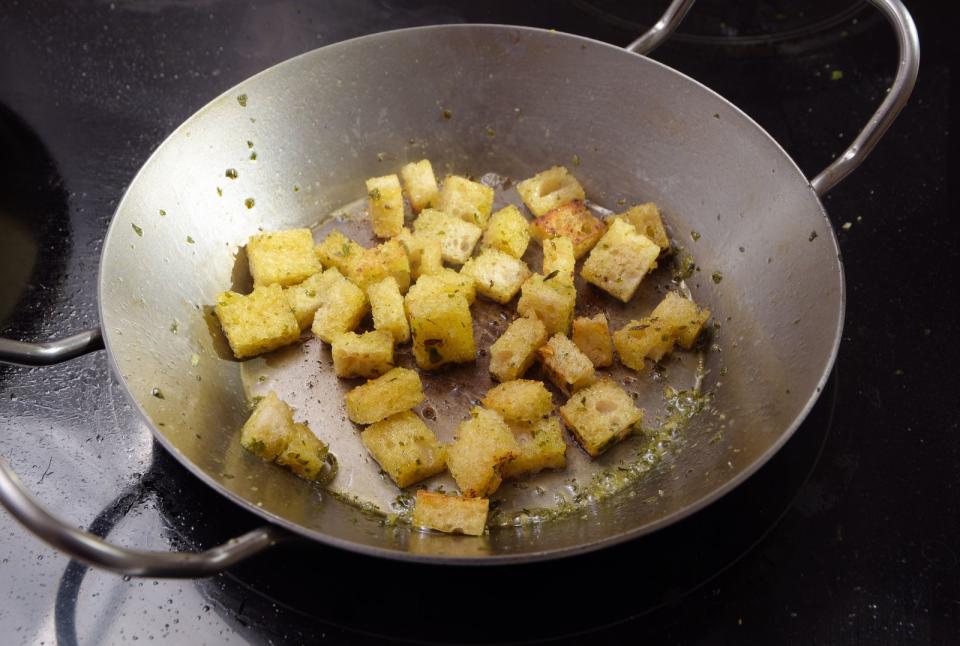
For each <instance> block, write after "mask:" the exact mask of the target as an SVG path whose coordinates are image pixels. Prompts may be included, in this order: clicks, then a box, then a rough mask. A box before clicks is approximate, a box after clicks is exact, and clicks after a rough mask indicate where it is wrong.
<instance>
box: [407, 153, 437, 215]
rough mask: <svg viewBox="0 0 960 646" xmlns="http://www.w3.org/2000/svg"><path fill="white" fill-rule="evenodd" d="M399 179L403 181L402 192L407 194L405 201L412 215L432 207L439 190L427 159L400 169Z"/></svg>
mask: <svg viewBox="0 0 960 646" xmlns="http://www.w3.org/2000/svg"><path fill="white" fill-rule="evenodd" d="M400 179H402V180H403V190H404V192H405V193H406V194H407V199H408V200H410V206H411V207H412V208H413V211H414V213H419V212H420V211H421V210H422V209H425V208H427V207H428V206H433V202H434V201H435V200H436V199H437V194H438V193H439V192H440V189H439V187H438V186H437V178H436V176H435V175H434V174H433V166H432V165H431V164H430V160H429V159H421V160H420V161H418V162H410V163H409V164H406V165H405V166H404V167H403V168H401V169H400Z"/></svg>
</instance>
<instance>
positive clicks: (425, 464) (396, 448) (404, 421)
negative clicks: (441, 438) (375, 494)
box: [360, 411, 446, 488]
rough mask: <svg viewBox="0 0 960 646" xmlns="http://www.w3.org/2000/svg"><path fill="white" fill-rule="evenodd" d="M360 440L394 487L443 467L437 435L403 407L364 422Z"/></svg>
mask: <svg viewBox="0 0 960 646" xmlns="http://www.w3.org/2000/svg"><path fill="white" fill-rule="evenodd" d="M360 440H361V441H362V442H363V445H364V446H365V447H367V450H368V451H370V455H372V456H373V459H374V460H376V461H377V464H379V465H380V467H381V468H382V469H383V470H384V471H386V473H387V475H388V476H390V478H391V479H392V480H393V481H394V482H395V483H396V484H397V486H398V487H401V488H402V487H409V486H410V485H412V484H413V483H415V482H420V481H421V480H423V479H424V478H429V477H430V476H432V475H435V474H437V473H440V472H441V471H443V470H444V469H445V468H446V459H445V454H444V450H443V447H442V446H440V444H439V443H438V442H437V436H436V435H434V433H433V431H431V430H430V428H429V427H427V425H426V424H424V423H423V420H422V419H420V418H419V417H418V416H417V414H416V413H414V412H412V411H404V412H402V413H397V414H396V415H391V416H390V417H388V418H386V419H384V420H380V421H379V422H377V423H376V424H371V425H370V426H368V427H367V428H366V429H365V430H364V431H363V432H362V433H361V434H360Z"/></svg>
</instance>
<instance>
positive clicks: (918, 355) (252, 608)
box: [0, 0, 960, 644]
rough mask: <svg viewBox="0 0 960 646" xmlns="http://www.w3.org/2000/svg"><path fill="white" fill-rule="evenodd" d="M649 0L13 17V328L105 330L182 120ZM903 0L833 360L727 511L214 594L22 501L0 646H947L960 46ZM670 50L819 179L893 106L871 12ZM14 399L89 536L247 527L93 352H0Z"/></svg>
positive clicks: (1, 58) (172, 538)
mask: <svg viewBox="0 0 960 646" xmlns="http://www.w3.org/2000/svg"><path fill="white" fill-rule="evenodd" d="M660 4H661V3H618V2H609V1H605V0H569V1H565V2H556V3H551V4H550V5H546V4H540V3H535V4H534V3H505V2H491V3H483V4H481V3H470V2H448V3H429V2H413V1H405V0H393V1H388V0H382V1H377V2H374V1H369V2H346V1H345V0H339V1H338V0H335V1H332V2H327V3H322V4H320V3H317V5H316V6H313V5H309V6H308V5H303V4H300V3H295V2H244V3H237V2H229V1H227V0H205V1H204V2H183V1H180V0H130V1H128V2H115V3H108V2H97V1H89V2H83V3H71V4H68V5H65V4H62V3H57V2H52V1H49V2H30V3H28V2H10V3H7V4H6V5H5V7H4V11H2V12H0V144H2V146H0V151H2V153H0V224H2V227H3V229H2V230H3V233H4V235H3V236H2V237H0V247H2V253H0V267H2V270H3V271H2V275H3V276H4V280H3V281H0V323H2V329H0V334H2V335H3V336H8V337H14V338H24V339H46V338H51V337H55V336H58V335H63V334H65V333H69V332H72V331H77V330H80V329H83V328H86V327H91V326H93V325H95V324H96V322H97V314H96V271H97V262H98V258H99V250H100V243H101V241H102V237H103V234H104V232H105V231H106V227H107V225H108V223H109V219H110V217H111V215H112V211H113V209H114V208H115V206H116V203H117V201H118V200H119V198H120V196H121V195H122V193H123V190H124V188H125V186H126V185H127V183H128V182H129V181H130V180H131V178H132V177H133V175H134V174H135V173H136V170H137V169H138V168H139V166H140V165H141V164H142V163H143V162H144V161H145V160H146V158H147V156H148V155H149V154H150V152H151V151H152V150H153V148H155V147H156V146H157V145H158V144H159V143H160V142H161V141H162V140H163V138H164V137H165V136H166V134H167V133H169V132H170V131H171V130H172V129H173V128H174V127H176V125H177V124H179V123H180V122H181V121H182V120H184V119H185V118H186V117H188V116H189V115H190V114H191V113H192V112H194V111H195V110H196V109H197V108H199V107H200V106H202V105H203V104H204V103H205V102H206V101H207V100H209V99H210V98H211V97H213V96H216V95H217V94H219V93H220V92H222V91H223V90H225V89H227V88H229V87H230V86H232V85H234V84H235V83H237V82H239V81H241V80H243V79H244V78H246V77H248V76H250V75H252V74H253V73H255V72H258V71H260V70H262V69H264V68H266V67H268V66H270V65H272V64H274V63H277V62H279V61H281V60H284V59H286V58H289V57H291V56H293V55H296V54H298V53H301V52H303V51H307V50H309V49H313V48H315V47H319V46H322V45H325V44H328V43H331V42H335V41H338V40H343V39H346V38H350V37H353V36H358V35H362V34H366V33H372V32H376V31H381V30H386V29H394V28H401V27H406V26H413V25H421V24H434V23H440V22H506V23H516V24H526V25H534V26H541V27H551V28H556V29H559V30H564V31H571V32H574V33H579V34H582V35H586V36H590V37H594V38H598V39H601V40H605V41H607V42H611V43H615V44H621V45H622V44H625V43H627V42H629V41H630V40H632V39H633V38H634V37H635V36H636V35H637V34H638V33H639V32H640V31H642V30H643V28H644V26H646V25H648V24H650V22H651V21H652V20H654V19H655V18H656V16H657V13H658V11H660V10H661V9H662V7H661V6H660ZM664 4H665V3H664ZM909 6H910V8H911V9H912V10H913V11H914V12H915V17H916V18H917V22H918V26H919V29H920V34H921V44H922V50H923V62H922V64H921V75H920V81H919V84H918V86H917V90H916V92H915V94H914V97H913V99H912V100H911V103H910V105H909V106H908V107H907V109H906V110H905V111H904V113H903V114H902V116H901V117H900V119H899V121H897V123H896V124H895V125H894V127H893V129H892V130H891V131H890V133H889V134H888V135H887V137H886V138H885V139H884V140H883V141H882V142H881V144H880V146H879V147H878V148H877V150H876V151H875V152H874V154H873V155H872V156H871V158H870V159H869V160H868V161H867V162H866V163H865V164H864V166H863V167H862V168H860V169H859V170H857V171H856V172H855V173H854V174H853V175H852V176H851V177H850V178H848V179H847V180H845V181H844V182H843V183H842V184H841V185H840V186H839V187H838V188H836V189H835V190H834V191H833V192H831V193H830V194H829V195H828V196H827V198H826V200H825V204H826V207H827V209H828V211H829V213H830V217H831V219H832V221H833V223H834V225H835V227H836V228H837V230H838V234H839V239H840V245H841V249H842V252H843V255H844V261H845V269H846V273H847V281H848V282H847V285H848V292H849V295H848V312H847V323H846V328H845V333H844V342H843V345H842V346H841V350H840V356H839V358H838V361H837V367H836V369H835V371H834V374H833V376H832V377H831V380H830V382H829V384H828V388H827V389H825V392H824V395H823V396H822V397H821V399H820V401H819V402H818V403H817V405H816V407H815V408H814V411H813V412H812V413H811V415H810V417H809V418H808V420H807V421H806V422H805V423H804V425H803V426H802V427H801V428H800V429H799V430H798V432H797V433H796V435H795V436H794V437H793V438H792V439H791V440H790V442H789V443H788V444H787V445H786V446H785V447H784V449H783V450H782V451H781V452H780V453H779V454H778V455H777V456H776V457H775V458H774V459H773V460H772V461H771V462H770V463H769V464H767V465H766V466H765V467H764V468H763V469H761V471H760V472H758V473H757V474H756V475H755V476H754V477H752V478H751V479H750V480H749V481H748V482H747V483H745V484H744V485H743V486H741V487H740V488H738V489H737V490H735V491H734V492H733V493H732V494H730V495H729V496H727V497H726V498H724V499H723V500H721V501H720V502H719V503H717V504H715V505H713V506H711V507H709V508H708V509H706V510H704V511H702V512H700V513H698V514H696V515H694V516H693V517H691V518H689V519H687V520H685V521H683V522H681V523H679V524H677V525H676V526H673V527H671V528H668V529H667V530H665V531H662V532H658V533H657V534H654V535H652V536H650V537H647V538H644V539H642V540H638V541H635V542H633V543H629V544H627V545H622V546H619V547H616V548H613V549H610V550H604V551H602V552H599V553H596V554H592V555H587V556H583V557H578V558H576V559H571V560H566V561H562V562H558V563H546V564H536V565H531V566H524V567H516V566H515V567H513V568H511V569H509V570H508V569H502V568H494V569H483V570H477V569H464V570H461V569H453V568H433V567H422V566H412V565H409V564H400V563H387V562H383V561H376V560H372V559H369V558H366V557H360V556H357V555H353V554H346V553H343V552H340V551H337V550H334V549H330V548H323V547H319V546H314V545H305V544H292V545H289V546H286V547H283V548H281V549H280V550H278V551H276V552H272V553H270V554H267V555H264V556H262V557H259V558H257V559H256V560H254V561H251V562H249V563H247V564H244V565H242V566H240V567H238V568H236V569H234V570H232V571H231V572H230V573H228V574H224V575H220V576H216V577H213V578H211V579H208V580H204V581H199V582H196V581H171V580H138V579H127V578H122V577H118V576H115V575H111V574H107V573H103V572H99V571H94V570H89V569H88V568H86V567H84V566H82V565H79V564H77V563H75V562H70V561H68V560H67V559H66V558H64V557H62V556H59V555H58V554H57V553H56V552H54V551H52V550H51V549H49V548H47V547H46V546H44V545H42V544H40V543H39V542H38V541H36V540H35V539H34V538H32V537H31V536H30V535H29V534H27V532H26V531H25V530H23V529H22V528H21V527H20V526H18V525H17V524H16V523H15V522H14V521H13V520H12V519H10V517H9V516H7V515H6V514H4V515H3V516H2V518H3V519H4V520H3V529H4V531H3V532H2V533H0V580H2V581H3V585H2V586H0V600H2V601H0V635H2V641H3V643H5V644H7V643H9V644H17V643H23V644H38V643H63V644H70V643H127V642H130V641H140V640H144V641H151V640H153V641H159V642H175V643H191V644H193V643H222V642H254V643H282V644H286V643H304V642H312V641H328V642H330V643H377V642H379V641H382V640H383V639H384V638H386V637H392V638H396V639H404V640H413V641H438V642H444V641H459V642H493V641H521V640H525V639H538V638H540V639H542V638H559V639H565V640H567V641H569V642H570V643H582V642H583V641H585V640H586V639H587V637H585V633H590V637H589V640H590V642H591V643H634V642H635V641H638V640H640V639H643V640H644V641H647V642H651V643H660V642H664V643H684V644H688V643H689V644H714V643H829V644H836V643H944V644H946V643H955V641H956V639H957V638H958V636H960V576H958V575H960V566H958V557H957V554H958V549H960V544H958V542H960V541H958V538H960V515H958V511H960V510H958V506H960V505H958V502H957V500H958V496H957V489H958V486H960V472H958V470H957V469H956V467H955V465H956V463H957V461H958V458H960V449H958V444H960V443H958V441H957V439H956V438H957V424H958V419H960V416H958V407H957V397H956V394H955V392H954V391H955V388H954V384H955V383H956V379H955V378H953V377H952V376H951V373H950V367H951V366H953V365H955V364H956V362H957V360H958V358H960V357H958V356H957V355H958V352H957V348H956V344H955V341H954V336H955V335H954V334H952V332H953V331H954V330H955V326H956V324H955V323H954V319H953V317H951V316H950V315H951V314H952V313H953V311H954V310H955V309H956V306H955V303H956V300H957V293H956V287H955V283H954V282H953V281H952V280H951V273H950V272H951V269H950V268H951V267H954V266H955V265H956V261H957V255H958V253H957V250H956V244H955V241H956V234H955V230H954V225H953V223H952V218H951V217H950V208H949V207H950V204H951V200H950V198H951V194H950V190H951V189H950V186H951V180H952V179H955V178H956V174H957V167H956V164H955V163H952V162H953V159H955V157H954V156H953V155H952V153H953V148H954V146H953V145H952V140H951V139H952V135H953V130H954V121H955V118H954V115H953V114H951V113H950V111H949V107H950V106H949V100H950V98H952V95H955V90H954V89H953V86H952V85H951V72H952V64H953V61H955V60H958V59H957V56H956V54H957V51H956V49H957V48H956V45H955V39H954V38H953V37H952V34H951V33H950V29H949V27H950V24H949V21H945V20H943V19H942V17H941V16H940V15H938V8H937V7H936V6H934V3H922V2H913V3H909ZM654 57H655V58H657V59H659V60H661V61H663V62H665V63H666V64H668V65H671V66H673V67H675V68H677V69H679V70H680V71H682V72H685V73H687V74H689V75H690V76H692V77H694V78H696V79H698V80H700V81H702V82H704V83H705V84H706V85H708V86H709V87H711V88H713V89H715V90H717V91H718V92H720V93H721V94H723V95H724V96H726V97H727V98H728V99H730V100H731V101H733V102H734V103H736V104H737V105H739V106H740V107H741V108H743V109H744V110H745V111H746V112H747V113H748V114H750V115H751V116H753V117H754V118H755V119H757V121H758V122H759V123H760V124H761V125H762V126H763V127H764V128H766V129H767V130H768V131H769V132H770V133H771V134H772V135H773V136H774V137H775V138H776V139H777V140H778V141H780V142H781V143H782V144H783V145H784V147H785V148H786V149H787V150H788V151H789V152H790V154H791V155H793V156H794V158H795V159H796V160H797V162H798V164H799V165H800V166H801V168H802V169H803V170H804V171H805V172H807V173H808V175H813V174H814V173H815V172H817V171H819V170H820V169H821V168H822V167H823V166H825V165H826V164H827V163H829V161H830V160H831V159H832V156H833V155H835V154H837V153H838V152H839V151H840V150H841V149H842V148H843V147H844V146H845V145H846V143H847V142H848V141H849V140H850V139H851V138H852V137H853V136H854V135H855V134H856V132H857V131H858V129H859V127H860V126H861V124H862V123H863V122H864V120H865V119H866V118H867V116H868V115H869V113H870V112H871V111H872V109H873V107H874V106H875V105H876V103H878V102H879V101H880V99H881V98H882V96H883V93H884V91H885V88H886V87H887V86H888V85H889V83H890V80H891V78H892V73H893V69H894V63H895V47H894V42H893V38H892V35H891V34H890V32H889V29H888V28H887V26H886V23H885V22H884V21H883V20H882V19H881V18H879V17H878V16H876V15H875V14H874V13H873V12H872V11H871V10H870V9H869V8H868V7H864V6H863V5H862V4H861V3H857V2H818V1H816V0H809V1H805V2H795V1H794V2H786V1H768V0H758V1H757V2H750V3H728V2H720V1H717V0H701V2H699V3H698V4H697V5H695V7H694V9H693V10H692V12H691V14H690V15H689V16H688V19H687V20H686V21H685V22H684V24H683V25H681V27H680V29H679V31H678V33H677V34H676V36H675V37H674V38H673V39H671V41H669V42H668V43H667V44H666V45H664V46H663V47H662V48H661V49H659V50H658V51H657V52H656V53H655V54H654ZM953 271H954V272H955V270H953ZM944 274H946V275H944ZM0 398H2V400H3V402H4V406H3V408H2V410H0V425H2V428H3V432H2V433H0V454H2V455H4V456H6V457H7V458H8V459H9V460H10V461H11V463H12V465H13V466H14V468H15V469H16V470H17V471H18V472H19V473H20V474H21V476H22V478H23V479H24V481H25V482H26V484H27V485H28V487H29V488H30V489H31V490H32V491H34V492H35V493H36V495H37V496H38V497H39V498H40V499H41V500H42V501H43V503H44V504H46V505H47V506H48V507H49V508H50V509H51V510H52V511H54V512H56V513H58V514H61V515H62V516H64V517H67V518H70V519H72V520H73V521H74V522H76V523H77V524H78V525H82V526H84V527H87V528H88V529H90V530H91V531H93V532H95V533H98V534H101V535H107V534H109V537H110V539H111V540H113V541H116V542H118V543H120V544H123V545H126V546H130V547H138V548H144V549H159V550H168V549H189V550H194V549H200V548H203V547H208V546H210V545H214V544H217V543H219V542H222V541H223V540H226V539H227V538H229V537H230V536H233V535H236V534H237V533H239V532H242V531H244V530H246V529H250V528H252V527H254V526H256V525H257V524H258V521H257V519H255V518H253V517H251V516H250V515H248V514H246V513H245V512H243V511H241V510H239V509H237V508H235V507H234V506H233V505H231V504H230V503H228V502H226V501H225V500H223V499H222V498H220V497H219V496H217V495H216V494H215V493H213V492H212V491H210V490H209V489H207V488H206V487H205V486H204V485H203V484H202V483H200V482H199V481H198V480H197V479H196V478H194V477H193V476H192V475H190V474H189V473H188V472H187V471H186V470H185V469H183V468H182V467H181V466H180V465H179V463H177V462H176V461H175V460H174V459H173V458H171V457H170V456H169V455H167V454H166V453H165V452H164V451H163V449H161V448H159V446H157V445H156V444H155V443H154V442H153V440H152V438H151V436H150V433H149V431H148V429H147V428H146V427H145V426H144V425H143V424H142V423H141V422H140V421H139V420H138V418H137V417H136V415H135V414H134V413H133V411H132V410H131V409H130V407H129V406H128V404H127V403H126V401H125V399H124V396H123V394H122V392H121V389H120V387H119V385H118V384H117V383H116V382H115V380H114V379H113V378H112V377H111V375H110V373H109V369H108V365H107V361H106V358H105V357H104V356H103V353H96V354H92V355H88V356H85V357H81V358H78V359H75V360H73V361H71V362H69V363H67V364H63V365H60V366H54V367H50V368H43V369H28V368H21V367H11V366H0ZM291 573H294V574H293V575H291ZM521 577H522V578H521ZM518 582H521V583H520V585H518V584H517V583H518Z"/></svg>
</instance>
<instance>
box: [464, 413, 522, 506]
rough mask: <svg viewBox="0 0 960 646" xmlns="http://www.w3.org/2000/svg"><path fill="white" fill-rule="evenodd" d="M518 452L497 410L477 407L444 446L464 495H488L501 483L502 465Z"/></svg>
mask: <svg viewBox="0 0 960 646" xmlns="http://www.w3.org/2000/svg"><path fill="white" fill-rule="evenodd" d="M519 454H520V447H519V446H518V445H517V441H516V439H514V437H513V431H511V430H510V427H509V426H507V423H506V422H505V421H503V418H502V417H500V414H499V413H497V412H495V411H492V410H488V409H486V408H480V407H479V406H478V407H476V408H474V409H473V410H471V411H470V419H468V420H466V421H465V422H461V424H460V426H459V427H457V432H456V437H455V439H454V441H453V444H451V445H450V446H448V447H447V468H448V469H450V474H451V475H452V476H453V479H454V480H456V482H457V486H458V487H459V488H460V493H462V494H463V495H464V496H471V497H477V496H480V497H482V496H487V495H489V494H492V493H493V492H494V491H496V490H497V487H499V486H500V482H501V480H502V478H501V476H500V469H501V467H502V466H503V465H504V464H505V463H507V462H509V461H510V460H512V459H513V458H515V457H517V456H518V455H519Z"/></svg>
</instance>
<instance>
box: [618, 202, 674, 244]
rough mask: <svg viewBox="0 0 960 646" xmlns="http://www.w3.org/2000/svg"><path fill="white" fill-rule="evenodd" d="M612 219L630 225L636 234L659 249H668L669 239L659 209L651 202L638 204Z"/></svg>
mask: <svg viewBox="0 0 960 646" xmlns="http://www.w3.org/2000/svg"><path fill="white" fill-rule="evenodd" d="M614 217H615V218H616V219H620V220H624V221H626V222H628V223H629V224H632V225H633V228H635V229H636V230H637V232H638V233H641V234H643V235H645V236H647V237H648V238H650V239H651V240H652V241H653V242H654V244H656V245H657V246H658V247H660V249H662V250H667V249H669V248H670V239H669V238H667V230H666V228H664V226H663V220H662V219H661V218H660V209H659V208H657V205H656V204H654V203H653V202H647V203H646V204H638V205H637V206H634V207H631V208H630V209H628V210H627V211H626V212H624V213H621V214H620V215H617V216H614Z"/></svg>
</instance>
